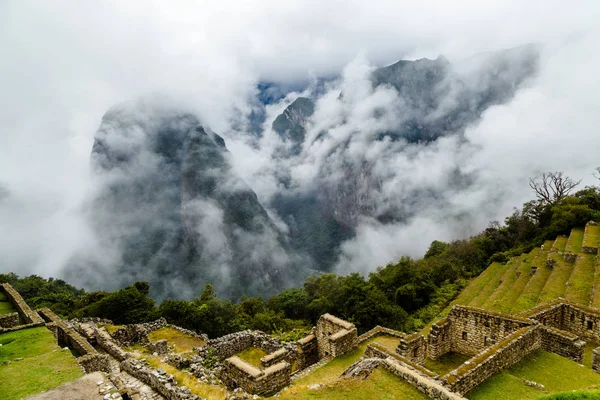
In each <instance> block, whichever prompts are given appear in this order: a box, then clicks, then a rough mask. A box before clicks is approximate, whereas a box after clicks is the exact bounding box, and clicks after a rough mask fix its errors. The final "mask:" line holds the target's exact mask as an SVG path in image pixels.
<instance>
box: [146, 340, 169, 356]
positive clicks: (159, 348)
mask: <svg viewBox="0 0 600 400" xmlns="http://www.w3.org/2000/svg"><path fill="white" fill-rule="evenodd" d="M146 348H147V349H148V351H149V352H150V353H157V354H158V355H159V356H162V355H164V354H167V353H168V352H169V344H168V343H167V339H162V340H158V341H156V342H148V344H146Z"/></svg>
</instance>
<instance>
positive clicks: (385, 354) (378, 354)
mask: <svg viewBox="0 0 600 400" xmlns="http://www.w3.org/2000/svg"><path fill="white" fill-rule="evenodd" d="M364 356H365V357H369V358H373V357H375V358H384V359H385V358H392V359H394V360H396V361H397V362H399V363H400V364H402V365H407V366H408V367H410V368H412V369H414V370H417V371H419V373H421V374H422V375H425V376H428V377H430V378H438V374H436V373H435V372H433V371H430V370H428V369H427V368H425V367H424V366H422V365H419V364H417V363H415V362H413V361H411V360H409V359H408V358H405V357H402V356H401V355H400V354H398V353H391V352H390V351H389V350H388V349H387V348H385V347H384V346H381V345H380V344H378V343H371V344H369V345H368V346H367V348H366V349H365V354H364Z"/></svg>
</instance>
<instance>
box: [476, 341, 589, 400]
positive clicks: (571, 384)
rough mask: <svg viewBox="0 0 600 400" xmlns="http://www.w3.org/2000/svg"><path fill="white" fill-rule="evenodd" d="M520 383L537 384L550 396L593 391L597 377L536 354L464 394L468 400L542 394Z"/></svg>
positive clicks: (542, 353) (566, 362)
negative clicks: (525, 380) (577, 391)
mask: <svg viewBox="0 0 600 400" xmlns="http://www.w3.org/2000/svg"><path fill="white" fill-rule="evenodd" d="M523 379H527V380H529V381H533V382H537V383H540V384H542V385H544V387H545V388H546V390H547V391H548V392H549V394H552V393H559V392H565V391H571V390H583V389H588V388H593V387H595V386H596V385H599V384H600V375H599V374H597V373H595V372H594V371H592V370H591V369H589V368H587V367H583V366H581V365H579V364H577V363H575V362H574V361H571V360H568V359H566V358H563V357H561V356H559V355H556V354H553V353H548V352H546V351H543V350H538V351H536V352H534V353H532V354H530V355H529V356H527V357H525V358H524V359H523V360H522V361H521V362H519V363H518V364H516V365H514V366H513V367H511V368H509V369H507V370H505V371H503V372H501V373H499V374H496V375H494V376H493V377H491V378H490V379H488V380H487V381H485V382H484V383H483V384H482V385H480V386H479V387H477V388H476V389H474V390H472V391H471V392H469V393H468V394H467V396H466V397H468V398H469V399H470V400H487V399H498V400H502V399H506V400H508V399H524V400H527V399H536V398H538V397H540V396H543V395H544V394H545V393H544V392H542V391H541V390H539V389H537V388H534V387H530V386H526V385H525V384H524V383H523Z"/></svg>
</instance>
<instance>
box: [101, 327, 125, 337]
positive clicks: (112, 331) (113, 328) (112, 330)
mask: <svg viewBox="0 0 600 400" xmlns="http://www.w3.org/2000/svg"><path fill="white" fill-rule="evenodd" d="M122 327H123V325H104V329H106V331H107V332H108V333H110V334H111V335H112V334H113V333H114V332H115V331H116V330H117V329H120V328H122Z"/></svg>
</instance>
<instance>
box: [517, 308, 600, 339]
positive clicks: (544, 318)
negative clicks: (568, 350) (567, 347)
mask: <svg viewBox="0 0 600 400" xmlns="http://www.w3.org/2000/svg"><path fill="white" fill-rule="evenodd" d="M523 315H524V316H526V317H528V318H530V319H533V320H536V321H539V322H540V323H541V324H542V325H546V326H550V327H553V328H556V329H560V330H563V331H567V332H570V333H573V334H575V335H578V336H579V337H581V338H583V339H585V340H591V341H594V342H600V310H597V309H595V308H591V307H586V306H582V305H579V304H575V303H571V302H569V301H567V300H564V299H557V300H554V301H552V302H550V303H547V304H544V305H542V306H539V307H536V308H534V309H532V310H530V311H528V312H527V313H524V314H523Z"/></svg>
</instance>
